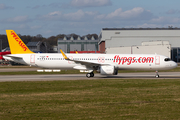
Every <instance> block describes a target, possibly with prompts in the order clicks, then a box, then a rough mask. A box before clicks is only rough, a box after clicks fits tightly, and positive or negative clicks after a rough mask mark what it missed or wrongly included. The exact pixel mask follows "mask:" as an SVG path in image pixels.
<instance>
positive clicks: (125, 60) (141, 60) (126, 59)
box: [113, 55, 154, 65]
mask: <svg viewBox="0 0 180 120" xmlns="http://www.w3.org/2000/svg"><path fill="white" fill-rule="evenodd" d="M113 62H114V63H118V64H122V65H124V64H125V63H127V65H130V64H132V63H153V62H154V57H139V58H136V57H119V55H115V56H114V60H113Z"/></svg>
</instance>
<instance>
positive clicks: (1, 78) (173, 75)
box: [0, 72, 180, 82]
mask: <svg viewBox="0 0 180 120" xmlns="http://www.w3.org/2000/svg"><path fill="white" fill-rule="evenodd" d="M159 75H160V78H155V73H154V72H144V73H119V74H118V75H113V76H103V75H100V74H95V76H94V77H93V78H87V77H86V76H85V74H59V75H58V74H53V75H0V82H6V81H53V80H96V79H180V72H159Z"/></svg>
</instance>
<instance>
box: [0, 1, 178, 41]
mask: <svg viewBox="0 0 180 120" xmlns="http://www.w3.org/2000/svg"><path fill="white" fill-rule="evenodd" d="M179 5H180V0H1V1H0V34H6V32H5V30H6V29H12V30H15V32H16V33H18V34H21V35H31V36H36V35H37V34H41V35H42V36H43V37H46V38H48V37H50V36H56V35H58V34H71V33H75V34H78V35H80V36H83V35H87V34H94V33H95V34H99V33H100V32H101V29H102V28H157V27H158V28H168V26H173V27H178V28H180V7H179Z"/></svg>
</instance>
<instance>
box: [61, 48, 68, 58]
mask: <svg viewBox="0 0 180 120" xmlns="http://www.w3.org/2000/svg"><path fill="white" fill-rule="evenodd" d="M60 51H61V53H62V55H63V57H64V59H66V60H69V58H68V57H67V56H66V55H65V54H64V52H63V51H62V50H61V49H60Z"/></svg>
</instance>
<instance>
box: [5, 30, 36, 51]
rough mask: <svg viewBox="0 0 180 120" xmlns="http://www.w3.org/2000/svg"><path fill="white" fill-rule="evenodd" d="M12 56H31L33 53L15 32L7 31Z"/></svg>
mask: <svg viewBox="0 0 180 120" xmlns="http://www.w3.org/2000/svg"><path fill="white" fill-rule="evenodd" d="M6 34H7V38H8V42H9V47H10V50H11V54H29V53H33V52H32V51H31V50H29V48H28V47H27V46H26V45H25V44H24V42H23V41H22V40H21V39H20V38H19V36H18V35H17V34H16V33H15V32H14V30H6Z"/></svg>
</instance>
